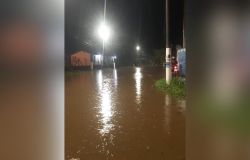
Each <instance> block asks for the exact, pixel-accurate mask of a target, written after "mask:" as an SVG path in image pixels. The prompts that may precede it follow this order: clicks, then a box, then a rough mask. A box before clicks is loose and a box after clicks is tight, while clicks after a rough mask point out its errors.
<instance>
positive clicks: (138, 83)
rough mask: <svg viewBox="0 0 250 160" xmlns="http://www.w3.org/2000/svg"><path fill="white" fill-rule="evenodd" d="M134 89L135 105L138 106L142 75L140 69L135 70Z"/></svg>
mask: <svg viewBox="0 0 250 160" xmlns="http://www.w3.org/2000/svg"><path fill="white" fill-rule="evenodd" d="M134 78H135V89H136V103H137V104H140V103H141V90H142V83H141V81H142V78H143V76H142V73H141V68H138V67H137V68H136V69H135V75H134Z"/></svg>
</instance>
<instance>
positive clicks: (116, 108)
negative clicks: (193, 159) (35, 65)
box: [65, 67, 185, 160]
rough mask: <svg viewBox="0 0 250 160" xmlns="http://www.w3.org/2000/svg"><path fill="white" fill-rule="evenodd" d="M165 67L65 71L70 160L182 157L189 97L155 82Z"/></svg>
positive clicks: (165, 159)
mask: <svg viewBox="0 0 250 160" xmlns="http://www.w3.org/2000/svg"><path fill="white" fill-rule="evenodd" d="M162 77H164V70H163V68H161V67H158V68H157V67H142V68H140V67H125V68H118V69H116V70H114V69H103V70H96V71H85V72H82V73H81V74H79V75H71V76H67V77H66V82H65V83H66V84H65V100H66V101H65V105H66V106H65V124H66V126H65V130H66V131H65V133H66V135H65V137H66V138H65V154H66V155H65V157H66V160H184V159H185V101H183V100H174V99H173V98H171V97H170V96H168V95H165V94H163V93H161V92H159V91H157V90H156V89H155V88H154V86H153V85H154V81H155V80H157V79H159V78H162Z"/></svg>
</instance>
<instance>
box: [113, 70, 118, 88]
mask: <svg viewBox="0 0 250 160" xmlns="http://www.w3.org/2000/svg"><path fill="white" fill-rule="evenodd" d="M113 76H114V84H115V87H117V85H118V81H117V80H118V79H117V70H116V69H114V71H113Z"/></svg>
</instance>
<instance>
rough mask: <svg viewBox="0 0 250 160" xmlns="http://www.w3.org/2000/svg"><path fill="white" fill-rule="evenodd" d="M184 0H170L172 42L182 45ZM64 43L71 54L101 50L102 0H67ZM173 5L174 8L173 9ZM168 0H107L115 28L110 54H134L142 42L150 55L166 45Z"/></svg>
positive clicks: (67, 53) (170, 34)
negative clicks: (96, 35)
mask: <svg viewBox="0 0 250 160" xmlns="http://www.w3.org/2000/svg"><path fill="white" fill-rule="evenodd" d="M183 1H184V0H178V1H177V0H170V1H169V6H170V10H169V13H170V17H169V24H170V26H169V29H170V32H169V40H170V45H171V46H173V47H174V46H175V45H177V44H182V27H183V9H184V4H183V3H184V2H183ZM65 6H66V9H65V11H66V13H65V16H66V22H65V23H66V26H65V36H66V38H65V45H66V50H65V51H66V53H65V56H68V55H69V54H71V53H74V52H75V51H79V50H86V51H90V52H92V53H93V52H94V53H97V52H100V50H101V48H102V47H101V42H100V41H99V40H98V39H97V38H96V37H95V35H94V34H95V30H96V27H97V25H98V24H99V23H100V22H101V19H102V15H103V1H102V0H84V1H80V0H74V1H72V0H66V2H65ZM172 8H174V9H172ZM165 15H166V4H165V0H159V1H152V0H131V1H130V3H128V2H127V1H126V0H107V21H108V23H110V24H111V28H112V29H113V30H114V35H112V41H111V43H110V45H109V46H108V47H107V48H106V53H107V54H117V55H125V54H126V55H128V56H124V57H130V56H129V55H132V54H134V53H135V46H136V44H139V45H140V46H141V48H142V49H143V51H144V53H145V54H147V55H152V54H153V51H154V50H156V49H164V48H165V47H166V36H165V34H166V24H165V22H166V18H165Z"/></svg>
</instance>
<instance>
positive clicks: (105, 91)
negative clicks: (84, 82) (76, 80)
mask: <svg viewBox="0 0 250 160" xmlns="http://www.w3.org/2000/svg"><path fill="white" fill-rule="evenodd" d="M110 81H111V80H110V79H107V81H105V83H104V81H103V75H102V71H101V70H100V71H99V72H98V73H97V84H98V88H99V96H100V97H99V101H100V103H99V106H98V108H100V111H99V113H100V114H101V116H100V122H101V129H100V130H99V132H100V134H101V135H102V136H103V135H105V134H107V133H109V131H110V130H111V129H112V127H113V124H112V123H110V120H111V118H112V116H113V111H112V99H111V89H112V88H111V84H110Z"/></svg>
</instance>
